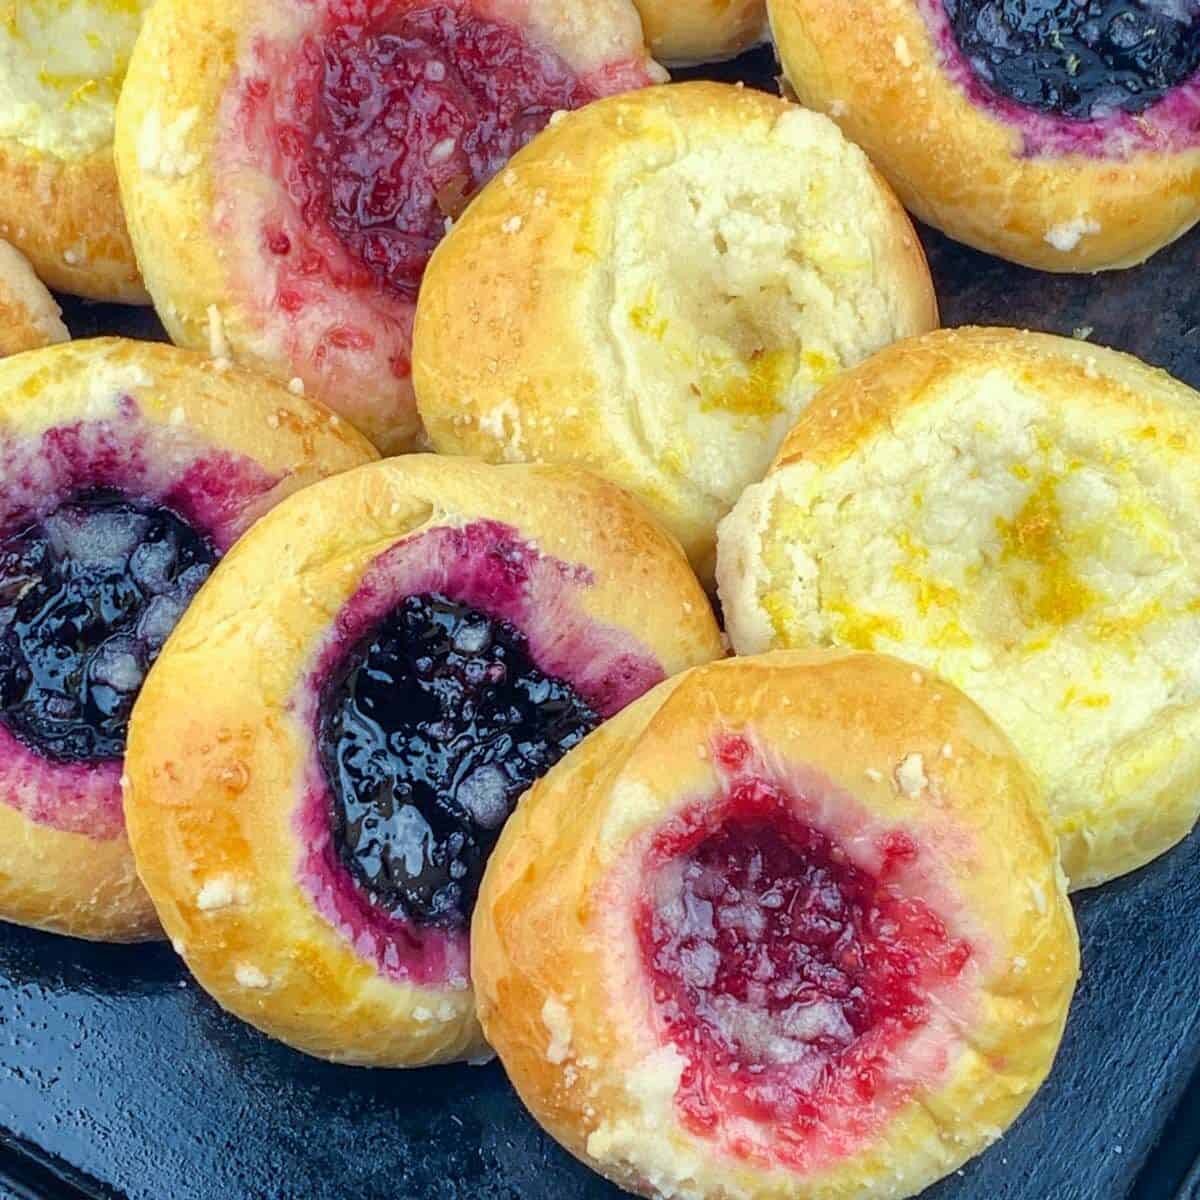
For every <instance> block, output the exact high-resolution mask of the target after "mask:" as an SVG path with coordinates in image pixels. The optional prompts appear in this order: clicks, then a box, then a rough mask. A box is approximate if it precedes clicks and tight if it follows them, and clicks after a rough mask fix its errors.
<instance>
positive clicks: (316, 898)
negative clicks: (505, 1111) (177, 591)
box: [125, 455, 723, 1066]
mask: <svg viewBox="0 0 1200 1200" xmlns="http://www.w3.org/2000/svg"><path fill="white" fill-rule="evenodd" d="M722 652H723V651H722V646H721V641H720V637H719V634H718V630H717V626H716V622H715V620H714V618H713V615H712V610H711V609H710V607H709V605H708V601H707V599H706V598H705V596H704V593H703V591H702V590H701V588H700V585H699V584H698V583H697V581H696V579H695V577H694V576H693V575H692V573H691V571H690V570H689V568H688V565H687V562H686V560H685V559H684V557H683V554H682V552H681V551H680V550H679V547H678V546H676V545H675V544H674V543H673V542H672V541H671V540H670V539H669V538H668V537H667V536H666V534H664V533H663V532H661V531H660V530H659V529H658V528H657V526H655V525H654V524H653V523H652V522H651V521H650V519H649V517H648V516H647V515H646V514H645V513H644V512H643V510H642V509H641V507H640V506H639V505H637V504H636V503H635V502H634V501H633V500H632V499H630V498H629V497H628V496H626V495H625V494H624V493H623V492H621V491H620V490H619V489H617V488H614V487H612V486H611V485H610V484H607V483H604V482H602V481H601V480H599V479H596V478H594V477H592V476H590V475H588V474H586V473H585V472H582V471H574V470H565V469H561V468H547V467H504V468H495V467H487V466H484V465H482V464H479V463H471V462H466V461H462V460H450V459H438V458H434V457H432V456H426V455H410V456H407V457H405V458H399V459H393V460H389V461H387V462H384V463H381V464H379V465H376V466H372V467H369V468H366V469H364V470H361V471H353V472H350V473H349V474H347V475H345V476H342V477H341V478H339V479H338V480H336V481H332V480H331V481H329V484H328V486H326V485H321V486H318V487H315V488H310V489H308V491H306V492H305V493H303V495H301V496H297V497H295V498H294V500H293V501H292V502H291V503H290V504H287V505H284V506H281V507H280V508H279V509H278V510H277V511H276V512H275V513H272V514H271V515H270V516H269V517H268V518H266V519H264V520H263V521H261V522H260V523H259V524H258V525H257V526H256V527H255V528H254V530H253V531H252V532H251V533H250V534H249V535H248V536H247V537H246V538H245V539H244V540H243V541H242V542H241V544H240V545H239V546H238V548H237V550H236V551H235V552H234V553H233V554H231V555H230V556H229V558H228V559H227V560H226V561H225V562H224V563H223V564H222V566H221V569H220V570H219V571H217V572H216V574H214V576H213V578H212V580H211V582H210V584H209V586H207V587H206V588H205V589H204V592H203V594H202V595H201V596H200V597H199V598H198V599H197V601H196V603H195V604H194V605H193V607H192V608H191V609H190V610H189V612H188V613H187V615H186V616H185V617H184V619H183V621H182V622H181V624H180V626H179V628H178V630H177V631H176V634H175V636H174V637H173V638H172V639H171V642H170V645H169V646H168V647H167V650H166V652H165V653H164V655H163V657H162V658H161V659H160V660H159V662H158V665H157V666H156V668H155V670H154V671H153V673H152V674H151V677H150V679H149V680H148V681H147V685H146V688H145V690H144V691H143V693H142V698H141V700H140V701H139V703H138V707H137V711H136V713H135V715H134V720H133V725H132V729H131V733H130V753H129V762H128V767H127V770H128V773H129V787H128V790H127V792H126V797H125V811H126V815H127V816H128V818H129V828H130V835H131V837H132V841H133V846H134V852H135V854H136V856H137V863H138V871H139V873H140V875H141V877H142V880H143V881H144V882H145V884H146V887H147V888H148V889H149V891H150V895H151V896H152V897H153V899H154V903H155V906H156V907H157V909H158V914H159V916H160V918H161V919H162V923H163V927H164V928H165V929H166V931H167V933H168V934H169V935H170V937H171V938H172V940H173V941H174V942H175V944H176V947H177V948H178V950H179V952H180V953H181V954H182V955H183V956H184V958H185V959H186V960H187V963H188V966H189V967H190V968H191V969H192V971H193V973H194V974H195V976H196V978H197V979H198V980H199V981H200V983H201V984H203V986H204V987H205V988H207V989H208V991H209V992H211V993H212V995H213V996H215V997H216V999H217V1000H218V1001H219V1002H220V1003H221V1004H222V1005H223V1006H224V1007H226V1008H227V1009H229V1010H230V1011H231V1012H233V1013H235V1014H237V1015H238V1016H239V1017H242V1018H243V1019H245V1020H247V1021H249V1022H251V1023H252V1024H254V1025H256V1026H258V1027H259V1028H260V1029H262V1030H264V1031H265V1032H267V1033H269V1034H271V1035H272V1036H274V1037H277V1038H280V1039H282V1040H283V1041H285V1042H287V1043H289V1044H290V1045H292V1046H295V1047H297V1048H298V1049H300V1050H304V1051H306V1052H307V1053H309V1054H313V1055H318V1056H320V1057H323V1058H329V1059H334V1060H337V1061H340V1062H347V1063H356V1064H361V1065H376V1066H416V1065H421V1064H425V1063H432V1062H443V1061H449V1060H451V1059H455V1058H464V1057H465V1058H478V1057H480V1056H482V1055H484V1054H485V1053H486V1050H485V1047H484V1044H483V1042H482V1040H481V1037H480V1033H479V1025H478V1022H477V1020H476V1017H475V1006H474V1001H473V998H472V994H471V990H470V987H469V983H468V939H467V922H468V919H469V915H470V911H471V908H472V906H473V904H474V900H475V893H476V889H477V887H478V884H479V877H480V874H481V873H482V869H483V864H484V861H485V860H486V857H487V855H488V853H489V852H490V850H491V847H492V845H493V844H494V842H495V838H496V835H497V833H498V832H499V829H500V826H501V825H502V824H503V822H504V820H505V819H506V818H507V816H508V814H509V812H510V811H511V809H512V806H513V805H514V804H515V803H516V801H517V798H518V796H519V795H520V794H521V792H523V791H524V790H525V788H526V787H528V785H529V784H530V783H532V782H533V780H534V779H536V778H537V777H538V776H539V775H540V774H541V773H542V772H543V771H545V770H546V769H547V768H548V767H549V766H550V764H551V763H553V762H554V761H555V760H556V759H557V758H558V757H559V756H560V755H561V754H562V753H563V752H564V751H565V750H566V749H568V748H569V747H570V746H572V745H574V744H575V743H576V742H578V741H579V740H580V739H581V738H583V737H584V736H585V735H586V734H587V733H588V732H589V731H590V730H591V729H592V728H593V727H594V726H596V725H597V724H598V723H599V722H600V721H601V720H603V719H605V718H607V717H609V716H611V715H612V714H613V713H615V712H617V711H618V710H619V709H620V708H622V707H623V706H624V705H625V704H627V703H628V702H629V701H631V700H633V699H635V698H636V697H638V696H640V695H641V694H642V693H643V692H645V691H646V690H647V689H648V688H650V687H651V686H653V685H654V684H656V683H658V682H659V681H660V680H661V679H663V678H664V677H665V676H666V675H669V674H672V673H674V672H676V671H679V670H682V669H684V668H685V667H689V666H692V665H694V664H696V663H701V662H706V661H708V660H709V659H712V658H715V657H717V656H718V655H720V654H721V653H722ZM180 696H187V697H189V699H190V702H189V703H188V704H187V705H186V706H181V705H180V703H179V697H180Z"/></svg>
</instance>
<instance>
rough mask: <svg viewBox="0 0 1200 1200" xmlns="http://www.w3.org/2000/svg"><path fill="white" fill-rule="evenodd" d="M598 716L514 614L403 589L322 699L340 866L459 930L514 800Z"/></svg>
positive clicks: (324, 754)
mask: <svg viewBox="0 0 1200 1200" xmlns="http://www.w3.org/2000/svg"><path fill="white" fill-rule="evenodd" d="M599 720H600V717H599V716H598V715H597V713H596V712H595V711H594V710H593V709H592V708H590V707H589V706H588V704H586V703H585V702H584V701H583V700H582V699H581V698H580V696H579V695H578V694H577V693H576V692H575V690H574V689H573V688H572V687H571V686H570V685H569V684H567V683H564V682H563V681H562V680H560V679H556V678H554V677H552V676H549V675H547V674H545V673H544V672H542V671H541V670H539V669H538V668H537V666H536V665H535V664H534V662H533V660H532V658H531V656H530V651H529V645H528V641H527V639H526V637H525V636H524V635H523V634H522V633H521V632H520V631H519V630H518V629H517V628H515V627H514V626H513V625H511V624H509V623H508V622H506V621H501V620H496V619H493V618H492V617H489V616H488V615H487V614H485V613H483V612H481V611H479V610H478V609H476V608H473V607H471V606H470V605H468V604H463V603H460V602H457V601H453V600H450V599H447V598H446V597H445V596H443V595H438V594H436V593H432V594H431V593H425V594H421V595H414V596H409V597H407V598H406V599H405V600H403V601H402V602H401V603H400V604H399V605H398V606H397V607H396V608H395V609H394V610H393V611H392V612H391V613H390V614H389V615H388V616H387V617H386V619H385V620H384V621H383V623H382V624H381V625H380V626H379V627H378V628H377V629H376V630H375V631H374V632H373V633H372V634H371V635H370V636H369V639H368V640H366V641H364V642H361V643H360V644H359V645H358V646H357V647H356V648H355V649H354V650H353V651H352V652H351V653H350V655H349V656H348V658H347V660H346V662H345V664H344V665H343V668H342V671H341V672H340V674H338V675H335V676H334V677H333V679H332V680H331V681H330V684H329V686H328V687H327V688H326V691H325V694H324V696H323V698H322V704H321V711H320V718H319V721H320V723H319V738H320V754H321V762H322V766H323V768H324V771H325V774H326V777H327V779H328V782H329V787H330V792H331V800H332V809H333V814H332V819H333V836H334V842H335V845H336V847H337V852H338V855H339V857H340V859H341V861H342V863H343V864H344V865H345V867H346V868H347V869H348V870H349V872H350V873H351V875H352V876H353V877H354V878H355V879H356V880H357V881H358V883H359V885H360V886H361V887H362V888H363V890H364V891H365V892H366V894H367V896H368V897H369V899H370V900H371V902H372V903H373V904H375V905H377V906H379V907H380V908H382V909H384V910H385V911H386V912H387V913H388V914H389V915H390V916H392V917H398V918H402V919H407V920H408V921H410V922H413V923H415V924H417V925H439V926H443V927H447V928H463V927H465V926H466V924H467V921H468V918H469V915H470V911H471V907H472V905H473V903H474V899H475V895H476V892H477V891H478V888H479V881H480V878H481V876H482V874H483V868H484V865H485V863H486V861H487V857H488V854H489V853H490V852H491V849H492V847H493V846H494V844H495V842H496V839H497V837H498V836H499V833H500V828H501V826H502V825H503V824H504V822H505V821H506V820H507V818H508V816H509V814H510V813H511V812H512V810H513V807H514V806H515V805H516V802H517V800H518V798H519V797H520V796H521V794H522V793H523V792H524V791H525V790H526V788H528V787H529V786H530V784H532V783H533V782H534V781H535V780H536V779H538V778H539V777H540V776H541V775H543V774H544V773H545V772H546V771H548V770H549V769H550V767H551V766H553V765H554V763H555V762H557V761H558V759H559V758H561V757H562V755H563V754H565V753H566V752H567V750H569V749H570V748H571V747H572V746H574V745H575V744H576V743H577V742H579V741H580V740H581V739H582V738H583V737H584V736H585V735H586V734H587V733H589V732H590V731H591V730H592V729H593V728H594V727H595V726H596V725H597V724H598V723H599Z"/></svg>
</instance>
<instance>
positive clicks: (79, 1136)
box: [0, 54, 1200, 1200]
mask: <svg viewBox="0 0 1200 1200" xmlns="http://www.w3.org/2000/svg"><path fill="white" fill-rule="evenodd" d="M750 69H751V70H752V71H753V72H755V73H757V75H758V77H760V78H761V77H765V76H768V75H769V74H770V73H771V71H772V70H773V67H772V64H771V60H770V58H769V56H768V55H767V54H760V55H757V56H755V57H754V58H753V59H752V60H751V62H750ZM743 70H745V68H743ZM729 77H732V74H731V75H730V76H729ZM925 237H926V243H927V246H928V248H929V252H930V261H931V264H932V266H933V270H934V274H935V276H936V279H937V283H938V286H939V292H940V295H941V298H942V302H943V316H944V319H945V322H946V323H947V324H961V323H965V322H968V321H975V322H983V323H992V324H1019V325H1026V326H1030V327H1033V328H1038V329H1046V330H1051V331H1056V332H1060V333H1067V334H1070V333H1073V332H1075V331H1077V330H1078V331H1080V332H1085V331H1086V332H1088V333H1089V335H1090V337H1091V338H1092V340H1094V341H1096V342H1101V343H1106V344H1109V345H1113V346H1116V347H1118V348H1121V349H1125V350H1130V351H1133V352H1134V353H1137V354H1139V355H1141V356H1142V357H1143V358H1146V359H1147V360H1149V361H1150V362H1153V363H1156V364H1157V365H1159V366H1163V367H1167V368H1168V369H1170V370H1171V371H1173V372H1174V373H1175V374H1176V375H1178V376H1180V377H1181V378H1183V379H1185V380H1187V381H1188V382H1190V383H1192V384H1193V385H1197V386H1200V233H1198V234H1193V235H1192V236H1190V237H1188V238H1186V239H1184V240H1183V241H1182V242H1180V243H1178V244H1177V245H1175V246H1173V247H1171V248H1169V249H1167V250H1165V251H1164V252H1163V253H1162V254H1160V255H1158V256H1157V257H1156V258H1155V259H1154V260H1153V261H1152V262H1151V263H1150V264H1148V265H1147V266H1145V267H1141V268H1138V269H1136V270H1133V271H1128V272H1123V273H1120V274H1116V275H1108V276H1099V277H1095V278H1092V277H1082V278H1080V277H1065V276H1064V277H1054V276H1047V275H1041V274H1038V273H1036V272H1033V271H1025V270H1021V269H1019V268H1015V267H1011V266H1008V265H1006V264H1003V263H999V262H996V261H995V260H992V259H989V258H986V257H985V256H983V255H980V254H977V253H976V252H974V251H971V250H967V249H963V248H961V247H957V246H953V245H951V244H950V243H948V242H946V241H945V240H944V239H943V238H941V237H940V236H938V235H936V234H926V235H925ZM68 320H69V322H70V323H71V325H72V328H73V329H74V330H75V332H76V333H77V334H87V333H96V332H101V331H110V330H111V331H113V332H117V331H120V332H125V333H139V334H141V335H142V336H148V335H151V334H152V332H153V330H154V326H153V320H152V318H150V317H148V316H147V315H145V314H132V313H129V312H119V311H117V310H104V309H98V308H95V307H87V306H81V305H73V306H71V307H70V308H69V311H68ZM1077 910H1078V913H1079V918H1080V926H1081V931H1082V934H1083V940H1084V964H1085V974H1084V980H1083V983H1082V985H1081V987H1080V990H1079V993H1078V996H1077V997H1076V1001H1075V1006H1074V1010H1073V1013H1072V1019H1071V1023H1070V1025H1069V1027H1068V1031H1067V1036H1066V1039H1065V1042H1064V1044H1063V1048H1062V1053H1061V1054H1060V1057H1059V1061H1058V1063H1057V1065H1056V1067H1055V1070H1054V1073H1053V1075H1052V1077H1051V1080H1050V1082H1049V1083H1048V1084H1047V1086H1046V1087H1045V1088H1044V1089H1043V1091H1042V1092H1041V1093H1040V1094H1039V1095H1038V1097H1037V1098H1036V1099H1035V1100H1034V1102H1033V1104H1032V1106H1031V1107H1030V1109H1029V1111H1028V1113H1027V1114H1026V1115H1025V1117H1024V1118H1022V1120H1021V1121H1020V1122H1018V1124H1017V1125H1016V1126H1015V1127H1014V1129H1013V1130H1012V1131H1010V1133H1009V1134H1008V1135H1007V1136H1006V1137H1005V1138H1004V1139H1003V1141H1001V1142H1000V1143H999V1144H998V1145H997V1146H995V1147H993V1148H992V1149H991V1150H990V1151H988V1152H987V1153H986V1154H985V1155H983V1156H982V1157H981V1158H980V1159H978V1160H976V1161H975V1162H974V1163H972V1164H970V1165H969V1166H968V1167H967V1168H965V1170H964V1172H963V1173H962V1175H961V1176H956V1177H952V1178H950V1179H949V1180H947V1181H945V1182H944V1183H943V1184H941V1185H939V1186H938V1187H937V1188H935V1189H933V1190H932V1191H931V1192H929V1193H928V1194H927V1197H928V1200H1135V1198H1136V1200H1200V1170H1195V1171H1192V1173H1191V1174H1189V1171H1190V1170H1192V1163H1193V1162H1194V1161H1195V1160H1196V1157H1197V1153H1198V1151H1200V1087H1197V1086H1193V1087H1192V1089H1191V1092H1190V1095H1189V1097H1188V1098H1185V1092H1186V1091H1187V1089H1188V1084H1189V1080H1193V1079H1196V1080H1197V1082H1198V1083H1200V1003H1198V999H1200V985H1198V978H1197V963H1198V962H1200V835H1195V836H1193V837H1192V838H1191V839H1189V841H1188V842H1186V843H1185V844H1184V845H1183V846H1181V847H1179V848H1177V849H1176V850H1175V851H1174V852H1173V853H1172V854H1170V855H1168V856H1167V857H1165V858H1163V859H1161V860H1160V861H1159V862H1157V863H1155V864H1153V865H1151V866H1150V867H1148V868H1147V869H1145V870H1144V871H1141V872H1139V873H1137V874H1136V875H1134V876H1132V877H1130V878H1128V879H1125V880H1121V881H1118V882H1117V883H1114V884H1111V885H1109V886H1108V887H1106V888H1102V889H1099V890H1097V891H1095V892H1091V893H1086V894H1084V895H1083V896H1081V897H1080V898H1079V899H1078V901H1077ZM0 1127H2V1128H4V1129H6V1130H7V1131H8V1134H9V1136H5V1135H3V1134H0V1200H10V1198H11V1200H26V1198H27V1197H42V1198H47V1197H48V1198H51V1200H59V1198H65V1200H79V1198H80V1197H88V1198H90V1200H114V1198H117V1200H120V1198H126V1200H243V1198H245V1200H611V1198H614V1197H616V1196H617V1194H618V1193H616V1192H615V1191H614V1190H613V1189H612V1188H611V1187H609V1186H608V1185H606V1184H604V1183H602V1182H601V1181H600V1180H599V1179H597V1178H596V1177H594V1176H592V1175H591V1174H590V1173H589V1172H588V1171H586V1170H585V1169H584V1168H583V1167H581V1166H579V1165H577V1164H575V1163H574V1162H572V1161H571V1160H570V1159H569V1158H568V1157H567V1156H566V1155H565V1154H563V1153H562V1152H561V1151H559V1150H558V1149H557V1148H555V1147H554V1146H553V1145H552V1144H551V1143H550V1142H549V1141H548V1140H547V1139H546V1138H545V1137H544V1136H543V1135H542V1134H541V1133H540V1132H539V1131H538V1130H537V1128H536V1126H535V1125H534V1124H533V1122H532V1121H531V1120H530V1119H529V1118H528V1117H527V1116H526V1115H525V1114H524V1113H523V1112H522V1111H521V1108H520V1105H519V1103H518V1102H517V1100H516V1098H515V1097H514V1095H513V1094H512V1092H511V1090H510V1089H509V1087H508V1086H507V1084H506V1083H505V1081H504V1078H503V1075H502V1073H501V1071H500V1070H499V1068H498V1067H497V1066H496V1065H492V1066H489V1067H484V1068H468V1067H452V1068H443V1069H440V1070H432V1071H420V1072H411V1073H399V1072H374V1073H371V1072H360V1071H355V1070H351V1069H347V1068H337V1067H332V1066H328V1065H326V1064H322V1063H318V1062H315V1061H312V1060H309V1059H305V1058H303V1057H302V1056H300V1055H298V1054H294V1053H292V1052H291V1051H289V1050H286V1049H285V1048H283V1047H282V1046H279V1045H276V1044H274V1043H271V1042H269V1041H268V1040H267V1039H265V1038H263V1037H262V1036H260V1035H259V1034H257V1033H255V1032H254V1031H252V1030H251V1029H249V1028H248V1027H246V1026H243V1025H241V1024H240V1023H239V1022H237V1021H236V1020H234V1019H233V1018H232V1017H229V1016H227V1015H225V1014H224V1013H222V1012H221V1011H220V1010H218V1009H217V1008H216V1007H215V1006H214V1005H213V1004H212V1002H211V1001H209V1000H208V999H207V998H206V997H205V996H204V995H203V994H202V993H201V992H200V991H199V989H198V988H197V987H196V986H195V985H194V984H192V983H191V982H189V981H188V979H187V977H186V974H185V972H184V971H183V969H182V968H181V967H180V965H179V964H178V962H177V960H176V959H175V958H174V956H173V955H172V954H171V952H170V951H169V950H168V949H167V948H165V947H161V946H156V947H142V948H129V947H98V946H88V945H84V944H82V943H73V942H68V941H64V940H61V939H56V938H53V937H50V936H47V935H42V934H36V933H32V932H29V931H25V930H20V929H16V928H10V927H5V926H0Z"/></svg>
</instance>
